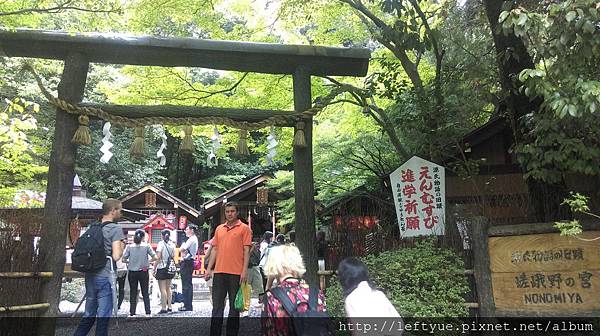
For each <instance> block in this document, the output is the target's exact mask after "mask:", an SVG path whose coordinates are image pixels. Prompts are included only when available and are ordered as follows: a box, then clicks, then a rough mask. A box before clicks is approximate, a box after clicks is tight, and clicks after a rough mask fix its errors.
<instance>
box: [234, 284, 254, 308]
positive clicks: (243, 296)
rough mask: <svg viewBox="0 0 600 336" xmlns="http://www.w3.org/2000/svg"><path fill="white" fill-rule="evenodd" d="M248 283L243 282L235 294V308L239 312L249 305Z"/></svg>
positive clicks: (249, 289)
mask: <svg viewBox="0 0 600 336" xmlns="http://www.w3.org/2000/svg"><path fill="white" fill-rule="evenodd" d="M251 290H252V289H251V287H250V285H248V283H247V282H244V283H242V284H241V285H240V288H239V289H238V291H237V294H236V295H235V303H234V306H235V309H236V310H237V311H239V312H243V311H246V310H248V308H249V307H250V291H251Z"/></svg>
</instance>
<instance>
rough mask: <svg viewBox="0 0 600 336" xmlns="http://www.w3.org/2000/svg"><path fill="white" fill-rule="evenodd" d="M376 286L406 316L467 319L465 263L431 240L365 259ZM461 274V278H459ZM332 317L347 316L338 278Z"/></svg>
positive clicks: (331, 290)
mask: <svg viewBox="0 0 600 336" xmlns="http://www.w3.org/2000/svg"><path fill="white" fill-rule="evenodd" d="M362 261H363V262H364V263H365V265H366V266H367V268H368V269H369V276H370V278H371V280H372V281H373V283H375V285H377V286H378V287H381V288H382V289H383V290H384V292H385V293H386V296H387V297H388V299H390V301H391V302H392V304H393V305H394V306H395V307H396V309H397V310H398V312H399V313H400V315H401V316H403V317H416V318H436V317H460V316H466V315H467V311H466V308H465V305H464V303H465V300H464V298H463V295H465V293H466V292H467V283H466V279H465V278H464V277H463V276H462V272H463V270H464V266H463V263H462V260H461V259H460V258H459V257H458V256H457V255H456V254H455V253H454V252H453V251H451V250H448V249H441V248H437V247H435V245H434V241H433V240H432V239H428V240H424V241H422V242H419V243H417V244H416V245H415V247H411V248H403V249H400V250H396V251H388V252H384V253H382V254H380V255H379V256H374V255H369V256H367V257H364V258H362ZM459 274H460V275H459ZM327 308H328V310H329V311H330V313H331V315H332V316H346V314H345V312H344V299H343V296H342V290H341V286H340V285H339V282H338V280H337V278H336V277H333V278H332V281H331V285H330V287H328V288H327Z"/></svg>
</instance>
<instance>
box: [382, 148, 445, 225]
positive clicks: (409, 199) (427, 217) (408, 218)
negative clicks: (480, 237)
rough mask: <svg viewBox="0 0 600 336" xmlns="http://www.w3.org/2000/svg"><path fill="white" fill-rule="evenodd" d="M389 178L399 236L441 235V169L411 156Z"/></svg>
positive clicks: (442, 194) (442, 183)
mask: <svg viewBox="0 0 600 336" xmlns="http://www.w3.org/2000/svg"><path fill="white" fill-rule="evenodd" d="M390 179H391V182H392V186H393V189H392V191H393V194H394V203H395V205H396V214H397V216H398V225H399V227H400V232H401V234H402V236H403V237H411V236H421V235H432V234H436V235H442V234H444V215H445V180H444V179H445V176H444V167H441V166H439V165H437V164H435V163H433V162H429V161H426V160H423V159H421V158H419V157H417V156H413V157H412V158H411V159H410V160H408V161H407V162H406V163H404V164H403V165H402V166H400V168H398V169H396V171H394V172H393V173H392V174H391V175H390Z"/></svg>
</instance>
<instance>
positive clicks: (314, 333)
mask: <svg viewBox="0 0 600 336" xmlns="http://www.w3.org/2000/svg"><path fill="white" fill-rule="evenodd" d="M270 291H271V294H273V296H275V298H277V300H279V302H281V304H282V305H283V308H284V309H285V311H286V312H287V313H288V315H289V316H290V317H291V320H292V323H291V327H292V329H291V330H290V332H291V334H290V336H329V335H332V333H331V331H330V329H329V316H328V315H327V313H326V312H324V311H318V310H317V306H318V304H317V303H318V302H317V301H318V296H319V290H318V289H317V288H316V287H313V286H311V287H309V294H308V310H307V311H305V312H303V313H300V312H298V306H299V305H301V304H306V302H303V303H300V304H298V305H296V304H294V303H293V302H292V300H290V298H289V296H288V295H287V293H286V291H285V289H283V288H281V287H275V288H272V289H270ZM265 302H266V300H265Z"/></svg>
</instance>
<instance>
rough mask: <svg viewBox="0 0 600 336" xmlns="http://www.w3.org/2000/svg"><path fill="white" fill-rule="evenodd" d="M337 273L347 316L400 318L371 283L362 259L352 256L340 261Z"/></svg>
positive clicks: (388, 301) (383, 295) (386, 299)
mask: <svg viewBox="0 0 600 336" xmlns="http://www.w3.org/2000/svg"><path fill="white" fill-rule="evenodd" d="M337 273H338V276H339V280H340V284H341V286H342V291H343V293H344V297H345V307H346V316H347V317H348V318H350V319H352V318H369V317H391V318H394V317H395V318H400V314H398V311H397V310H396V308H394V306H393V305H392V303H391V302H390V300H388V298H387V297H386V296H385V294H383V292H381V291H380V290H378V289H376V287H375V286H374V285H373V283H372V282H371V280H370V279H369V270H368V269H367V267H366V266H365V264H364V263H363V262H362V261H360V260H358V259H357V258H354V257H349V258H346V259H344V260H342V261H341V262H340V264H339V266H338V270H337Z"/></svg>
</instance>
